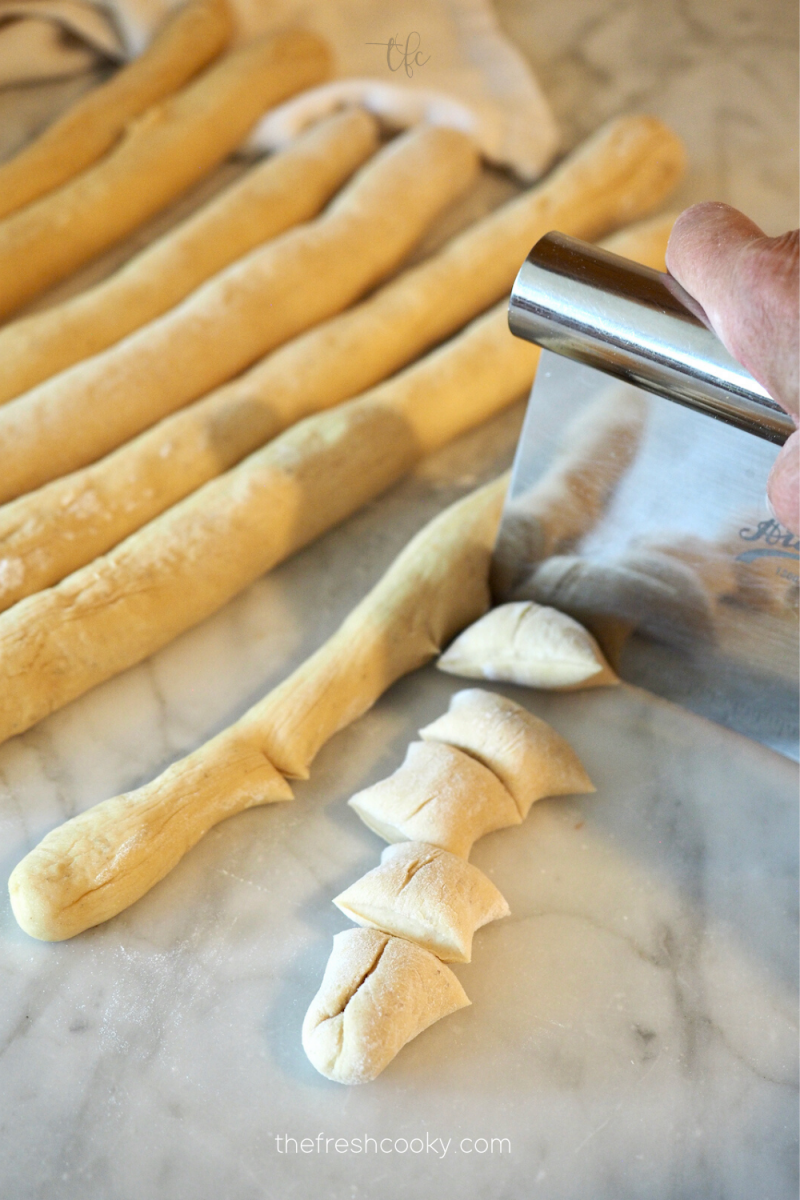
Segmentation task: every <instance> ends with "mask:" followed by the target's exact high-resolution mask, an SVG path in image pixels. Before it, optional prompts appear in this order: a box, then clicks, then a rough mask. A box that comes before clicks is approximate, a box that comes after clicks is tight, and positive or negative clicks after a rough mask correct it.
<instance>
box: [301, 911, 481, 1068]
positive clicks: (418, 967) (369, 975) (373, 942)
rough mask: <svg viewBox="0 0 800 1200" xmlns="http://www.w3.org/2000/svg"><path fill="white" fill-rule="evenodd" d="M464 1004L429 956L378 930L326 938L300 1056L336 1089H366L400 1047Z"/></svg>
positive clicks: (447, 973) (448, 975)
mask: <svg viewBox="0 0 800 1200" xmlns="http://www.w3.org/2000/svg"><path fill="white" fill-rule="evenodd" d="M468 1004H469V1000H468V998H467V996H466V993H465V992H464V989H463V988H462V986H461V984H460V983H459V981H458V980H457V979H456V977H455V975H454V974H453V972H452V971H451V970H450V968H449V967H446V966H445V965H444V963H441V962H439V960H438V958H436V956H435V955H433V954H430V953H429V952H428V951H427V950H423V949H421V948H420V947H419V946H415V945H414V943H413V942H406V941H403V939H402V938H395V937H389V935H388V934H385V933H380V932H379V931H378V930H377V929H347V930H345V931H344V932H343V933H337V935H336V937H335V938H334V939H333V951H332V952H331V956H330V958H329V959H328V965H327V967H326V968H325V975H324V976H323V979H322V985H321V987H320V989H319V991H318V992H317V994H316V996H315V997H314V999H313V1000H312V1001H311V1007H310V1008H309V1010H308V1012H307V1013H306V1018H305V1020H304V1021H303V1049H304V1050H305V1052H306V1054H307V1055H308V1057H309V1059H310V1061H311V1062H312V1064H313V1065H314V1066H315V1067H316V1069H317V1070H318V1071H319V1072H320V1074H321V1075H325V1076H326V1078H328V1079H333V1080H335V1081H336V1083H369V1081H370V1080H371V1079H375V1078H376V1077H377V1076H378V1075H380V1073H381V1071H383V1069H384V1068H385V1067H387V1066H388V1065H389V1063H390V1062H391V1061H392V1059H393V1058H394V1056H395V1055H396V1054H397V1053H398V1051H400V1050H402V1048H403V1046H405V1044H406V1042H410V1041H411V1039H412V1038H415V1037H416V1036H417V1034H419V1033H422V1031H423V1029H427V1028H428V1026H429V1025H433V1023H434V1021H438V1020H440V1019H441V1018H442V1017H447V1016H449V1014H450V1013H452V1012H456V1010H457V1009H459V1008H465V1007H466V1006H467V1005H468Z"/></svg>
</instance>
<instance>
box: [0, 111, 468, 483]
mask: <svg viewBox="0 0 800 1200" xmlns="http://www.w3.org/2000/svg"><path fill="white" fill-rule="evenodd" d="M477 165H478V160H477V154H476V151H475V148H474V145H473V143H472V142H471V140H470V139H469V138H468V137H467V136H466V135H465V134H462V133H459V132H458V131H457V130H455V129H445V128H435V127H430V126H428V127H423V128H420V129H416V130H413V131H412V132H410V133H407V134H404V135H403V136H402V137H400V138H398V139H396V141H394V142H393V143H391V144H390V145H389V146H387V147H386V148H385V149H384V150H382V151H381V152H380V153H379V154H378V155H376V156H375V158H374V159H373V160H372V161H371V162H370V163H368V164H367V166H365V167H364V168H363V169H362V170H361V171H360V172H359V173H358V174H357V175H356V177H355V179H354V180H353V181H352V182H351V183H350V184H348V186H347V187H346V188H345V189H344V191H343V192H342V193H341V194H340V195H339V196H337V198H336V199H335V200H334V202H333V204H331V205H330V207H329V208H328V209H327V211H326V212H325V214H324V215H323V216H322V217H320V218H319V219H318V220H317V221H314V222H311V223H309V224H308V225H306V226H303V227H302V228H300V229H295V230H290V231H289V232H287V233H285V234H283V235H282V237H280V238H278V239H275V240H273V241H271V242H268V243H267V244H266V245H265V246H261V247H259V248H258V249H256V250H253V251H251V253H250V254H248V255H246V256H245V257H244V258H242V259H240V260H239V261H238V262H235V263H233V264H232V265H231V266H229V267H227V268H226V269H225V270H224V271H221V272H220V273H219V274H217V275H215V276H214V277H213V278H212V279H210V280H208V282H206V283H205V284H203V285H202V287H200V288H198V289H197V290H196V291H195V292H193V293H192V294H191V295H190V296H189V297H188V298H187V299H186V300H184V301H183V303H182V304H180V305H178V307H177V308H174V309H172V310H171V311H170V312H168V313H166V314H165V315H164V316H162V317H159V318H158V319H157V320H155V321H152V322H150V324H149V325H145V326H144V327H143V328H142V329H140V330H137V331H136V332H135V333H132V334H131V335H130V336H129V337H127V338H125V339H124V340H123V341H122V342H119V343H118V344H117V345H116V346H111V347H110V348H109V349H108V350H105V351H103V352H102V353H101V354H98V355H95V356H94V357H93V358H90V359H87V360H86V362H83V363H76V365H75V366H73V367H70V368H69V369H68V370H67V371H63V372H62V373H61V374H60V375H57V376H55V377H54V378H53V379H52V380H48V381H46V382H45V383H42V384H40V385H39V386H38V387H37V388H35V389H34V390H33V391H31V392H26V393H25V394H24V395H23V396H19V397H17V399H16V400H11V401H10V402H9V403H8V404H6V405H4V406H3V407H2V408H0V445H2V446H3V449H4V455H5V459H6V463H5V469H4V471H3V473H2V475H1V476H0V498H4V499H10V498H11V497H12V496H15V495H19V494H20V493H21V492H25V491H29V490H30V489H31V488H34V487H38V486H39V485H40V484H42V483H44V482H46V481H47V480H49V479H53V478H55V477H56V476H58V475H62V474H64V473H65V472H67V471H70V470H74V469H75V468H76V467H80V466H83V465H84V464H85V463H88V462H92V461H94V460H95V459H97V458H99V457H100V455H102V454H105V453H107V452H108V451H109V450H111V449H113V447H114V446H117V445H119V443H120V442H123V441H125V440H126V439H127V438H129V437H132V436H133V435H134V434H136V433H139V432H140V431H141V430H142V429H145V428H147V426H148V425H152V424H153V423H154V422H155V421H157V420H159V419H160V418H161V417H163V416H165V415H166V414H167V413H169V412H172V411H173V410H174V409H176V408H179V407H180V406H181V405H183V404H186V403H187V401H189V400H193V399H195V398H196V397H197V396H199V395H201V394H202V393H203V392H205V391H207V390H208V388H209V387H213V386H214V385H216V384H218V383H221V382H222V381H223V380H225V379H229V378H230V377H231V376H232V375H235V374H236V373H237V372H238V371H241V370H243V368H245V367H247V366H249V365H250V364H251V363H252V362H253V360H254V359H256V358H258V356H259V355H261V354H263V353H264V352H265V351H267V350H269V349H271V348H272V347H274V346H276V345H278V344H279V343H280V342H283V341H286V339H287V338H289V337H292V336H293V335H294V334H296V333H299V332H300V331H301V330H303V329H307V328H308V327H309V325H313V324H315V323H316V322H317V321H320V320H322V319H323V318H324V317H327V316H330V315H331V313H333V312H336V311H338V310H340V309H342V308H344V307H346V305H347V304H349V303H350V302H351V301H352V300H354V299H356V298H357V297H358V296H359V295H360V294H361V293H363V292H364V291H365V290H366V289H367V288H368V287H370V286H372V285H373V284H375V283H377V281H378V280H379V279H380V278H381V277H382V276H384V275H386V274H387V273H388V272H389V271H391V270H392V269H394V268H395V267H396V266H397V265H398V263H399V262H400V261H401V260H402V258H403V257H404V256H405V254H406V253H407V252H408V250H409V249H410V248H411V246H412V245H413V244H414V242H415V241H417V240H418V238H419V237H420V236H421V234H422V233H423V232H424V231H425V229H426V228H427V226H428V225H429V224H430V222H431V221H432V220H433V219H434V217H435V216H437V215H438V214H439V213H440V212H441V211H442V209H443V208H444V207H445V206H446V205H447V204H449V203H450V202H451V201H452V200H453V199H454V198H455V197H456V196H458V195H459V193H461V192H462V191H463V190H464V188H465V187H466V186H467V185H468V184H469V183H470V182H471V181H472V179H473V178H474V176H475V172H476V170H477ZM401 200H402V203H401Z"/></svg>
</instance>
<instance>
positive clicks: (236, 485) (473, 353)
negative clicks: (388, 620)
mask: <svg viewBox="0 0 800 1200" xmlns="http://www.w3.org/2000/svg"><path fill="white" fill-rule="evenodd" d="M537 359H538V350H537V348H536V347H534V346H531V345H530V344H529V343H528V342H523V341H520V340H519V339H518V338H514V337H512V335H511V334H510V333H509V330H508V324H507V318H506V305H505V302H503V303H502V304H501V305H499V306H498V307H497V308H495V309H491V310H490V312H489V313H488V314H486V315H485V316H483V317H481V318H479V319H478V320H477V321H475V322H473V324H472V325H470V326H468V327H467V328H466V330H464V331H463V332H462V333H460V334H459V335H458V336H457V337H455V338H453V339H452V341H451V342H449V343H447V344H446V345H445V346H443V347H441V348H439V349H438V350H435V351H433V352H432V353H431V354H429V355H428V356H427V357H426V358H423V359H421V360H419V362H417V363H415V364H414V366H412V367H409V368H407V369H406V370H405V371H404V372H402V373H401V374H399V375H397V376H395V377H394V378H393V379H391V380H389V381H387V382H386V383H384V384H381V385H380V386H379V387H377V388H374V389H372V390H371V391H370V392H366V393H365V394H364V395H363V396H360V397H358V398H356V399H355V400H351V401H348V402H347V403H346V404H344V405H341V406H340V407H339V408H336V409H333V410H332V411H330V412H326V413H321V414H319V415H318V416H314V417H309V418H307V419H306V420H305V421H301V422H300V423H299V424H298V425H295V426H293V427H292V428H291V429H289V430H287V431H286V433H283V434H281V436H280V437H278V438H276V439H275V440H274V441H273V442H270V443H269V444H268V445H267V446H265V447H264V448H263V449H262V450H259V451H257V452H256V453H255V454H254V455H251V456H250V458H247V459H245V461H244V462H242V463H240V464H239V466H237V467H234V469H233V470H232V471H229V472H228V473H227V474H225V475H222V476H220V477H219V478H218V479H214V480H212V481H211V482H210V483H207V484H206V485H205V486H204V487H202V488H200V489H199V491H197V492H195V493H193V495H191V496H189V497H187V499H186V500H183V501H181V503H180V504H177V505H175V507H174V508H171V509H169V510H168V511H167V512H166V513H164V514H162V516H160V517H157V518H156V520H154V521H151V522H150V524H149V525H145V526H144V528H142V529H140V530H139V531H138V532H136V533H134V534H132V535H131V537H129V538H127V540H126V541H124V542H121V543H120V545H118V546H116V547H115V548H114V549H113V550H112V551H110V553H109V554H107V555H105V556H104V557H102V558H99V559H96V560H95V561H94V562H93V563H90V564H89V565H88V566H86V567H83V568H81V570H79V571H76V572H75V573H74V574H72V575H69V576H67V578H66V579H64V580H62V582H61V583H59V584H58V585H56V587H53V588H49V589H47V590H46V591H43V592H38V593H37V594H36V595H34V596H29V597H28V598H27V599H26V600H25V601H24V603H22V604H18V605H15V606H14V607H13V608H10V609H8V610H7V611H6V612H5V613H3V614H2V615H0V660H1V661H2V663H3V669H4V672H5V677H6V679H7V680H8V681H9V683H8V685H7V686H6V687H5V688H4V689H2V690H1V691H0V740H4V739H5V738H7V737H11V736H12V735H13V734H15V733H20V732H22V730H24V729H27V728H30V726H31V725H32V724H34V723H35V722H36V721H38V720H41V718H42V717H44V716H46V715H47V714H48V713H50V712H53V711H54V710H55V709H56V708H59V707H61V706H62V705H63V704H66V703H68V702H69V701H70V700H73V699H75V697H76V696H79V695H82V694H83V692H85V691H87V690H88V689H89V688H90V687H94V686H95V685H96V684H97V683H100V682H102V681H103V680H104V679H108V678H110V677H111V676H112V675H115V674H117V673H118V672H119V671H121V670H124V669H125V668H126V667H129V666H132V665H133V664H134V663H136V662H140V661H141V660H142V659H143V658H146V657H147V656H148V655H150V654H152V653H153V652H154V651H155V650H157V649H158V648H159V647H161V646H163V645H165V644H166V643H167V642H169V641H171V640H172V638H174V637H176V636H177V635H178V634H179V633H181V632H183V631H184V630H185V629H189V628H190V627H191V626H192V625H195V624H197V623H198V622H199V621H201V620H203V619H204V618H205V617H207V616H209V615H210V614H211V613H213V612H215V611H216V610H217V609H218V608H220V607H221V606H222V605H223V604H225V603H226V602H227V601H228V600H230V599H231V598H232V597H233V596H234V595H236V593H237V592H239V591H241V590H242V588H244V587H246V586H247V585H248V584H249V583H252V582H253V580H255V579H257V578H258V576H259V575H262V574H263V573H264V572H265V571H267V570H269V569H270V568H271V567H273V566H275V565H276V564H277V563H279V562H281V561H283V559H285V558H287V557H288V556H289V555H290V554H293V553H294V552H295V551H297V550H299V549H300V548H301V547H302V546H305V545H307V544H308V543H309V542H310V541H312V540H313V539H314V538H316V537H318V536H319V535H320V534H321V533H323V532H324V531H325V530H327V529H330V528H331V527H332V526H333V525H335V524H337V522H339V521H341V520H343V519H344V518H345V517H347V516H349V515H350V514H351V513H353V512H355V511H356V509H358V508H359V507H360V506H361V505H362V504H365V503H366V502H367V501H368V500H371V499H372V498H373V497H375V496H377V495H379V494H380V493H381V492H382V491H384V490H385V489H386V488H387V487H389V485H390V484H392V483H395V482H396V481H397V480H398V479H400V478H401V477H402V475H404V474H405V473H406V472H407V471H408V470H409V469H410V468H411V467H412V466H413V465H414V464H415V463H416V462H418V461H419V460H420V459H421V458H422V457H423V455H425V454H428V453H430V452H432V451H433V450H436V449H438V448H439V447H440V446H442V445H444V444H445V443H447V442H448V441H450V440H451V439H452V438H454V437H456V436H457V435H458V434H460V433H464V432H465V431H466V430H468V429H471V428H473V427H474V426H476V425H479V424H480V423H481V422H482V421H485V420H486V419H487V418H488V417H490V416H492V415H493V414H495V413H497V412H499V411H500V410H501V409H503V408H504V407H506V406H507V405H508V404H510V403H512V402H513V401H514V400H516V399H517V398H518V397H519V396H520V395H521V394H522V393H523V392H525V391H527V390H528V389H529V387H530V384H531V381H532V379H533V374H534V370H535V364H536V361H537ZM198 564H202V569H199V567H198ZM476 615H477V614H476ZM437 649H438V647H437ZM275 765H276V766H278V767H279V769H283V764H282V763H277V762H276V764H275Z"/></svg>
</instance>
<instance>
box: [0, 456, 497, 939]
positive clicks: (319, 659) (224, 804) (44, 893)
mask: <svg viewBox="0 0 800 1200" xmlns="http://www.w3.org/2000/svg"><path fill="white" fill-rule="evenodd" d="M507 482H508V481H507V478H506V477H505V476H504V477H501V478H500V479H498V480H495V481H494V482H493V483H491V484H489V485H487V486H486V487H484V488H479V489H478V490H477V491H476V492H474V493H472V494H471V495H469V496H467V497H466V498H465V499H463V500H460V501H459V502H458V503H457V504H454V505H451V506H450V508H448V509H446V510H445V511H444V512H443V513H440V514H439V516H437V517H435V518H434V519H433V520H432V521H430V522H429V523H428V524H427V525H426V526H425V527H424V528H423V529H422V530H420V532H419V533H418V534H417V535H416V536H415V537H414V538H412V539H411V541H410V542H409V544H408V545H407V546H406V548H405V549H404V550H403V551H402V553H401V554H400V555H399V556H398V558H397V559H396V560H395V561H394V563H393V564H392V565H391V566H390V567H389V569H388V571H387V572H386V573H385V574H384V576H383V577H382V578H381V579H380V580H379V581H378V583H377V584H376V585H375V587H373V588H372V590H371V591H370V592H368V594H367V595H366V596H365V597H364V599H363V600H362V601H361V602H360V604H358V605H357V606H356V608H355V609H354V610H353V611H352V613H351V614H350V616H349V617H348V618H347V619H346V620H345V621H344V622H343V624H342V625H341V626H340V628H339V629H338V630H337V632H336V633H334V634H333V636H332V637H331V638H329V639H328V641H327V642H326V643H325V644H324V645H323V646H321V647H320V648H319V650H317V651H316V652H315V653H314V654H312V655H311V657H310V658H309V659H307V660H306V661H305V662H304V663H303V664H301V666H299V667H298V668H297V670H296V671H294V672H293V673H292V674H291V675H290V676H289V677H288V678H287V679H285V680H284V681H283V683H281V684H280V685H279V686H278V687H277V688H274V689H273V690H272V691H271V692H270V693H269V694H268V695H267V696H265V697H264V699H263V700H260V701H259V702H258V703H257V704H256V705H254V706H253V708H251V709H250V710H249V711H248V712H247V713H245V714H244V716H243V717H241V719H240V720H239V721H237V722H235V723H234V724H233V725H231V726H229V728H227V729H225V730H223V731H222V732H221V733H219V734H218V735H217V736H216V737H215V738H212V739H211V740H210V741H209V742H207V743H205V744H204V745H203V746H200V747H199V748H198V749H197V750H195V751H193V752H192V753H191V754H189V755H187V756H186V757H185V758H182V759H179V760H178V761H177V762H175V763H173V764H172V765H171V766H170V767H169V768H168V769H167V770H166V771H164V772H163V773H162V774H161V775H159V776H158V777H157V778H156V779H154V780H152V782H150V783H148V784H145V786H144V787H141V788H138V789H137V790H135V791H133V792H128V793H125V794H124V795H122V796H116V797H113V798H112V799H110V800H105V801H103V802H102V803H100V804H96V805H95V806H94V807H93V808H90V809H88V810H87V811H86V812H84V813H81V814H80V815H79V816H78V817H74V818H73V819H72V820H70V821H67V822H65V823H64V824H63V825H60V826H58V827H57V828H56V829H53V830H52V831H51V832H50V833H48V834H47V836H46V837H45V838H44V839H43V840H42V841H41V842H40V843H39V844H38V846H36V847H34V849H33V850H31V851H30V853H29V854H27V855H26V857H25V858H24V859H23V860H22V861H21V862H20V863H19V864H18V865H17V867H16V868H15V870H14V871H13V872H12V875H11V878H10V880H9V893H10V896H11V906H12V909H13V911H14V915H15V917H16V918H17V920H18V922H19V924H20V925H21V927H22V928H23V929H24V930H25V932H26V933H29V934H30V935H31V936H32V937H36V938H41V939H43V940H45V941H59V940H62V939H64V938H69V937H74V936H75V934H78V933H81V932H82V931H83V930H84V929H89V928H90V927H91V926H93V925H98V924H100V922H102V921H107V920H108V919H109V918H110V917H113V916H115V915H116V914H117V913H119V912H122V910H123V909H125V908H127V907H128V906H129V905H130V904H133V903H134V901H135V900H138V899H139V898H140V897H141V896H143V895H144V894H145V893H146V892H147V891H148V890H149V889H150V888H151V887H153V885H154V884H156V883H157V882H158V881H159V880H160V879H163V877H164V875H165V874H166V873H167V872H168V871H169V870H170V869H171V868H172V867H173V866H174V865H175V864H176V863H177V862H178V861H179V860H180V858H181V857H182V855H183V854H185V853H186V851H187V850H188V849H189V848H190V847H191V846H193V845H194V844H195V843H196V842H197V841H198V840H199V838H200V837H202V836H203V834H204V833H205V832H206V831H207V830H208V829H210V828H211V826H212V825H214V824H216V823H217V822H218V821H222V820H224V819H225V818H226V817H228V816H231V815H232V813H233V812H235V811H238V810H239V808H249V807H252V806H253V805H256V804H268V803H271V802H272V801H275V800H283V799H287V798H288V796H289V795H290V794H291V793H289V792H287V785H286V783H285V781H284V779H283V778H281V776H280V775H278V774H276V771H275V769H274V767H273V766H272V765H271V764H272V763H273V762H274V763H275V764H276V766H277V767H278V769H279V770H281V771H282V772H284V773H286V766H285V765H284V764H287V763H288V764H289V765H290V766H291V767H293V773H294V774H295V775H302V776H307V775H308V767H309V764H310V762H311V760H312V758H313V757H314V755H315V754H316V753H317V751H318V750H319V749H320V747H321V746H322V745H323V744H324V743H325V742H326V741H328V739H329V738H331V737H332V736H333V734H334V733H336V732H337V731H338V730H339V729H342V728H344V726H345V725H348V724H350V722H352V721H354V720H356V718H357V717H359V716H361V714H362V713H364V712H366V711H367V709H368V708H370V707H371V706H372V705H373V704H374V703H375V701H376V700H377V699H378V698H379V696H381V695H382V694H383V692H384V691H386V689H387V688H388V687H390V685H391V684H392V683H394V681H395V680H396V679H399V678H400V676H401V675H405V674H408V672H410V671H413V670H415V669H416V668H417V667H418V666H421V665H422V664H423V663H425V662H428V661H429V660H430V659H432V658H433V657H434V656H435V655H436V654H437V653H438V651H439V650H440V649H441V646H442V645H443V644H444V643H445V641H447V640H449V639H450V638H451V637H452V636H453V634H454V633H456V632H457V631H458V630H459V629H462V628H463V627H464V626H465V625H467V624H469V622H470V621H473V620H474V619H475V618H476V617H477V616H479V615H480V614H481V613H482V612H485V611H486V609H487V608H488V605H489V589H488V582H487V580H488V573H489V558H490V555H491V551H492V545H493V543H494V539H495V535H496V532H497V525H498V522H499V520H500V510H501V508H502V504H503V497H504V495H505V489H506V485H507Z"/></svg>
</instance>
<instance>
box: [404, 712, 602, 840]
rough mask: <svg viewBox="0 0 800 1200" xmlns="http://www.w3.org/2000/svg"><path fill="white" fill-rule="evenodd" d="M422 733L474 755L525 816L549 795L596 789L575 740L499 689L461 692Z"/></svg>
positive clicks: (427, 737)
mask: <svg viewBox="0 0 800 1200" xmlns="http://www.w3.org/2000/svg"><path fill="white" fill-rule="evenodd" d="M419 734H420V737H421V738H422V739H423V740H424V741H431V742H444V743H446V744H448V745H451V746H457V747H458V748H459V749H460V750H463V751H464V752H465V753H467V754H471V755H474V757H475V758H477V759H478V761H479V762H481V763H483V764H484V766H486V767H487V768H488V769H489V770H490V771H492V772H493V773H494V774H495V775H496V776H497V778H498V779H499V780H500V781H501V783H503V785H504V786H505V787H506V788H507V789H508V791H509V792H510V793H511V795H512V796H513V798H514V801H515V803H516V805H517V807H518V809H519V814H520V819H521V820H522V819H524V818H525V817H526V816H527V815H528V812H529V811H530V808H531V805H532V804H534V803H535V802H536V801H537V800H543V799H544V798H545V797H546V796H566V795H578V794H581V793H587V792H593V791H594V790H595V788H594V785H593V783H592V781H591V779H590V778H589V776H588V775H587V774H586V771H585V770H584V767H583V765H582V763H581V761H580V759H579V758H578V756H577V754H576V753H575V751H574V750H573V749H572V747H571V746H570V744H569V742H567V741H566V739H565V738H563V737H561V735H560V734H559V733H557V732H556V731H555V729H553V728H552V726H550V725H548V724H547V722H546V721H542V720H541V719H540V718H539V717H535V716H534V715H533V713H530V712H528V710H527V709H526V708H523V706H522V705H521V704H516V703H515V701H513V700H509V699H508V697H507V696H500V695H498V694H497V692H486V691H484V690H483V689H482V688H466V689H464V691H461V692H456V693H455V695H454V696H452V697H451V699H450V707H449V709H448V711H447V712H446V713H444V715H443V716H441V717H439V718H438V719H437V720H435V721H433V722H432V723H431V724H430V725H426V726H425V728H424V729H421V730H420V731H419Z"/></svg>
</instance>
